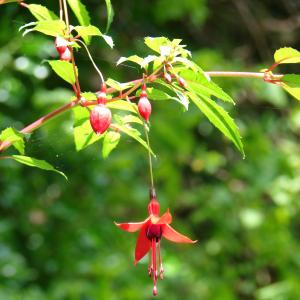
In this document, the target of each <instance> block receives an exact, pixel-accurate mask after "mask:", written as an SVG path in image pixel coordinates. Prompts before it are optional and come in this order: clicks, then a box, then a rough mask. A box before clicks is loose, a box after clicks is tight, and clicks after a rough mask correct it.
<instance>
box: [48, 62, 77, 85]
mask: <svg viewBox="0 0 300 300" xmlns="http://www.w3.org/2000/svg"><path fill="white" fill-rule="evenodd" d="M48 63H49V64H50V66H51V68H52V69H53V71H54V72H55V73H56V74H57V75H58V76H59V77H61V78H62V79H63V80H65V81H67V82H69V83H71V84H75V75H74V71H73V65H72V64H71V63H70V62H67V61H63V60H48ZM76 72H77V74H78V69H77V68H76Z"/></svg>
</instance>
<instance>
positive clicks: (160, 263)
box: [157, 241, 164, 279]
mask: <svg viewBox="0 0 300 300" xmlns="http://www.w3.org/2000/svg"><path fill="white" fill-rule="evenodd" d="M157 247H158V249H157V250H158V263H159V276H160V279H164V268H163V263H162V257H161V254H160V241H158V246H157Z"/></svg>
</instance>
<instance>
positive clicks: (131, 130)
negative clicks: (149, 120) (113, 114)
mask: <svg viewBox="0 0 300 300" xmlns="http://www.w3.org/2000/svg"><path fill="white" fill-rule="evenodd" d="M112 127H114V128H116V129H118V130H119V131H122V132H123V133H125V134H127V135H128V136H130V137H132V138H133V139H135V140H136V141H138V142H139V143H140V144H141V145H142V146H144V147H145V148H146V149H147V150H150V152H151V154H152V155H153V156H155V154H154V153H153V151H152V149H151V148H150V149H149V147H148V145H147V143H146V142H145V141H144V140H143V139H142V138H141V137H140V135H141V134H140V132H139V131H138V130H136V129H135V128H132V127H130V126H128V125H123V124H113V125H112Z"/></svg>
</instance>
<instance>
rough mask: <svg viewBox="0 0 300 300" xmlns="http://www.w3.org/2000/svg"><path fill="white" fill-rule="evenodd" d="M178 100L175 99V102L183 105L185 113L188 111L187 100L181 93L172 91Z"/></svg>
mask: <svg viewBox="0 0 300 300" xmlns="http://www.w3.org/2000/svg"><path fill="white" fill-rule="evenodd" d="M174 91H175V93H176V95H177V96H178V98H175V100H176V101H177V102H179V103H180V104H181V105H183V107H184V109H185V110H186V111H187V110H188V109H189V100H188V99H187V97H186V96H185V95H184V93H182V92H181V91H178V90H174Z"/></svg>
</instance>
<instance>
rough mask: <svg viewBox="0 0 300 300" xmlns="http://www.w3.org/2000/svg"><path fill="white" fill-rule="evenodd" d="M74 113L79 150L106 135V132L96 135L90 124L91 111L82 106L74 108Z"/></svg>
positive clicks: (76, 145) (75, 137)
mask: <svg viewBox="0 0 300 300" xmlns="http://www.w3.org/2000/svg"><path fill="white" fill-rule="evenodd" d="M73 113H74V125H73V131H74V142H75V147H76V150H77V151H80V150H82V149H84V148H86V147H87V146H89V145H92V144H94V143H95V142H97V141H99V140H100V139H102V138H103V137H104V135H105V134H101V135H96V134H95V133H94V131H93V129H92V127H91V124H90V120H89V117H90V113H89V111H88V110H87V109H86V108H84V107H81V106H77V107H74V108H73Z"/></svg>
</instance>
